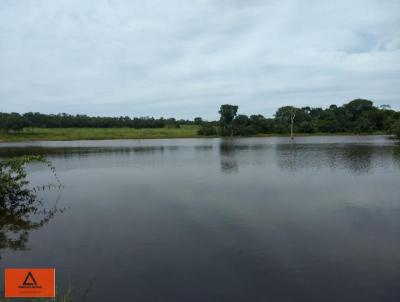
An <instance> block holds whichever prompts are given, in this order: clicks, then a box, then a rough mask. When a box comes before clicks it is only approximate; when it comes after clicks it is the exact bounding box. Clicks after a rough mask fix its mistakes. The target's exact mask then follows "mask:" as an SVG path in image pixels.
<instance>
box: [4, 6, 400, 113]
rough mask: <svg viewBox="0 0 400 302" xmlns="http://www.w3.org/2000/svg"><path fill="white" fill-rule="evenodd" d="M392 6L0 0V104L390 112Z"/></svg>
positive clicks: (395, 19)
mask: <svg viewBox="0 0 400 302" xmlns="http://www.w3.org/2000/svg"><path fill="white" fill-rule="evenodd" d="M399 12H400V2H399V1H396V0H393V1H391V0H387V1H379V0H363V1H362V0H355V1H345V0H337V1H317V0H309V1H295V0H283V1H262V0H251V1H249V0H246V1H244V0H230V1H228V0H197V1H183V0H168V1H165V0H163V1H152V0H149V1H128V0H115V1H112V0H109V1H106V0H87V1H78V0H58V1H49V0H22V1H14V0H2V1H1V2H0V110H3V111H19V112H25V111H42V112H52V113H57V112H69V113H87V114H99V115H120V114H124V115H125V114H127V115H135V116H142V115H154V116H176V117H185V118H191V117H194V116H198V115H201V116H204V117H207V118H214V117H215V116H216V112H217V108H218V106H219V105H220V104H221V103H225V102H230V103H236V104H238V105H239V106H240V111H241V112H243V113H247V114H250V113H254V112H257V113H263V114H265V115H267V116H268V115H272V114H273V113H274V111H275V110H276V109H277V108H278V107H279V106H281V105H287V104H293V105H298V106H301V105H312V106H327V105H329V104H331V103H339V104H340V103H343V102H345V101H348V100H351V99H353V98H357V97H364V98H369V99H372V100H374V101H375V103H376V104H377V105H379V104H390V105H392V107H394V108H397V109H400V108H399V107H400V99H399V92H400V88H399V87H400V73H399V72H398V71H399V70H400V13H399Z"/></svg>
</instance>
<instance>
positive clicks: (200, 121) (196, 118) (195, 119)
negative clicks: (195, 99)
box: [194, 117, 203, 125]
mask: <svg viewBox="0 0 400 302" xmlns="http://www.w3.org/2000/svg"><path fill="white" fill-rule="evenodd" d="M202 122H203V119H202V118H201V117H195V118H194V123H195V124H196V125H200V124H201V123H202Z"/></svg>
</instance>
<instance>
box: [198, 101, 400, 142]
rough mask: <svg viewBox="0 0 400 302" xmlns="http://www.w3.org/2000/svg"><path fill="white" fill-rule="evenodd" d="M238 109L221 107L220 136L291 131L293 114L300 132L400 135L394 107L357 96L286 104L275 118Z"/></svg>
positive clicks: (295, 129)
mask: <svg viewBox="0 0 400 302" xmlns="http://www.w3.org/2000/svg"><path fill="white" fill-rule="evenodd" d="M229 106H231V107H229ZM232 108H233V109H234V110H231V109H232ZM236 111H237V106H232V105H222V106H221V110H220V111H219V113H220V114H221V119H220V134H221V135H243V136H245V135H255V134H263V133H264V134H268V133H278V134H285V133H289V131H290V125H291V117H293V116H294V117H295V118H294V125H293V127H294V131H295V132H297V133H319V132H323V133H371V132H385V133H396V134H397V135H399V136H400V112H397V111H394V110H391V109H390V107H389V106H387V105H383V106H381V108H378V107H375V106H374V105H373V102H372V101H369V100H364V99H356V100H353V101H351V102H349V103H347V104H344V105H342V106H340V107H339V106H337V105H331V106H329V108H325V109H323V108H319V107H318V108H311V107H302V108H296V107H293V106H284V107H281V108H279V109H278V110H277V111H276V113H275V116H274V118H265V117H264V116H262V115H251V116H250V117H249V116H247V115H243V114H239V115H236ZM232 114H233V115H232ZM226 116H228V118H226ZM202 132H204V131H203V130H202ZM199 134H200V132H199Z"/></svg>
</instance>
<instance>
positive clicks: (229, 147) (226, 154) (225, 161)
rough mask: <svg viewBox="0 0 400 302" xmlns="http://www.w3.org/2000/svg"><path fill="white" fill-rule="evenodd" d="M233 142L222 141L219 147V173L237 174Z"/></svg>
mask: <svg viewBox="0 0 400 302" xmlns="http://www.w3.org/2000/svg"><path fill="white" fill-rule="evenodd" d="M236 148H237V146H236V145H235V141H234V140H233V139H224V140H222V141H221V143H220V145H219V154H220V162H221V171H222V172H224V173H232V172H237V171H238V169H239V166H238V160H237V157H236Z"/></svg>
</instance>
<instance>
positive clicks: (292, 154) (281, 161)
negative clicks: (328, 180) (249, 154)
mask: <svg viewBox="0 0 400 302" xmlns="http://www.w3.org/2000/svg"><path fill="white" fill-rule="evenodd" d="M275 150H276V162H277V165H278V167H279V168H280V169H283V170H289V171H296V170H299V169H321V168H325V167H328V168H330V169H331V170H332V171H334V170H336V169H344V170H346V171H348V172H350V173H352V174H367V173H370V172H371V171H372V170H373V169H374V168H378V167H379V168H380V167H389V166H391V165H392V163H394V164H396V165H397V166H399V167H400V150H399V148H398V147H396V146H368V145H327V146H321V145H296V144H293V145H289V144H287V145H283V144H281V145H277V146H276V148H275Z"/></svg>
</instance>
